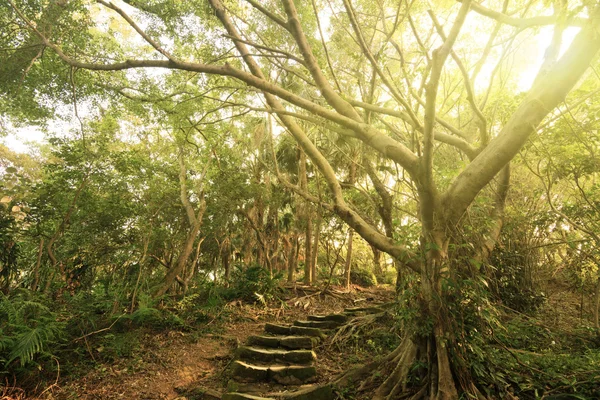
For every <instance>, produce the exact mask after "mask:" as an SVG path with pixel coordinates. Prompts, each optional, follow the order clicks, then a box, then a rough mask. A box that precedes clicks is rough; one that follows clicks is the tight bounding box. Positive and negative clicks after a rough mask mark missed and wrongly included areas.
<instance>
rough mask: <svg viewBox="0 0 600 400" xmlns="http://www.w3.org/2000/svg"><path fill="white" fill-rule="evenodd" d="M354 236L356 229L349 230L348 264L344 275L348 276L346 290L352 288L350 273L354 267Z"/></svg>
mask: <svg viewBox="0 0 600 400" xmlns="http://www.w3.org/2000/svg"><path fill="white" fill-rule="evenodd" d="M353 236H354V230H352V229H349V230H348V251H347V252H346V265H345V267H344V276H345V278H346V281H345V285H346V290H350V273H351V272H352V271H351V268H352V238H353Z"/></svg>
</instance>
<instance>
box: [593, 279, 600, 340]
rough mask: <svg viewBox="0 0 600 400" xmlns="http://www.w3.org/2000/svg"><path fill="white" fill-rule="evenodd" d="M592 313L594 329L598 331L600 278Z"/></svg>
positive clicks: (597, 283)
mask: <svg viewBox="0 0 600 400" xmlns="http://www.w3.org/2000/svg"><path fill="white" fill-rule="evenodd" d="M592 309H593V310H592V312H593V314H594V327H595V328H596V329H600V321H599V319H600V318H599V317H598V314H600V277H598V280H597V281H596V293H595V296H594V306H593V307H592Z"/></svg>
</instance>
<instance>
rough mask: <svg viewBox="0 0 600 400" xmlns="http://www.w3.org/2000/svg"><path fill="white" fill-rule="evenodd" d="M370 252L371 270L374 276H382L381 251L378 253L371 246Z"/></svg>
mask: <svg viewBox="0 0 600 400" xmlns="http://www.w3.org/2000/svg"><path fill="white" fill-rule="evenodd" d="M371 251H372V252H373V269H374V272H375V275H376V276H378V277H379V276H382V275H383V270H382V269H381V251H379V250H378V249H377V248H376V247H374V246H371Z"/></svg>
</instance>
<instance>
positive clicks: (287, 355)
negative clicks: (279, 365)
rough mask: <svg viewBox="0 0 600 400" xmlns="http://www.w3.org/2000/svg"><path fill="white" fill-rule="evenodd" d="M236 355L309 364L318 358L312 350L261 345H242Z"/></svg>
mask: <svg viewBox="0 0 600 400" xmlns="http://www.w3.org/2000/svg"><path fill="white" fill-rule="evenodd" d="M236 353H237V354H236V356H237V358H239V359H243V360H253V361H260V362H267V363H269V362H277V361H279V362H288V363H297V364H308V363H310V362H312V361H314V360H316V359H317V355H316V354H315V352H314V351H312V350H283V349H264V348H260V347H250V346H242V347H239V348H238V349H237V351H236Z"/></svg>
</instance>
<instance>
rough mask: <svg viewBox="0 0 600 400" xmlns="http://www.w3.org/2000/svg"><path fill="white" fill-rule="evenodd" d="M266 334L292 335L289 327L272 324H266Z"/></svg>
mask: <svg viewBox="0 0 600 400" xmlns="http://www.w3.org/2000/svg"><path fill="white" fill-rule="evenodd" d="M265 332H267V333H272V334H273V335H290V334H291V333H292V332H291V331H290V327H289V326H285V325H277V324H271V323H270V322H267V323H266V324H265Z"/></svg>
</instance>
